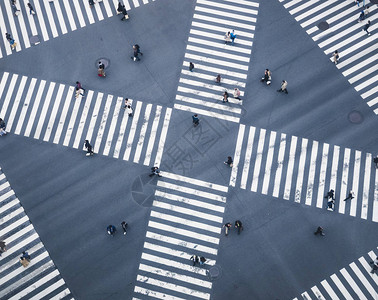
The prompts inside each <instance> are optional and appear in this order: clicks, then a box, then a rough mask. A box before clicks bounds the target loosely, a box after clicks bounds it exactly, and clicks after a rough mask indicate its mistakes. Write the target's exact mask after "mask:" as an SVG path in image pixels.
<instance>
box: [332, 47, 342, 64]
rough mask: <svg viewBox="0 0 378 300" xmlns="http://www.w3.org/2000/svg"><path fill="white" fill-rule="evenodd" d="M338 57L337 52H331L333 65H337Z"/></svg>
mask: <svg viewBox="0 0 378 300" xmlns="http://www.w3.org/2000/svg"><path fill="white" fill-rule="evenodd" d="M339 57H340V56H339V51H337V50H335V52H333V62H334V63H335V65H336V64H337V63H338V60H339Z"/></svg>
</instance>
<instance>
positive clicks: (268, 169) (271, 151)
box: [261, 131, 276, 195]
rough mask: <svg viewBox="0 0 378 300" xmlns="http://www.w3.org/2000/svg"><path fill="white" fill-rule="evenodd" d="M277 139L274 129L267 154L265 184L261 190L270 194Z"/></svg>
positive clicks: (265, 193)
mask: <svg viewBox="0 0 378 300" xmlns="http://www.w3.org/2000/svg"><path fill="white" fill-rule="evenodd" d="M275 141H276V132H275V131H272V132H271V133H270V138H269V149H268V155H267V156H266V164H265V174H264V181H263V186H262V190H261V193H262V194H264V195H267V194H268V189H269V181H270V175H271V170H272V163H273V154H274V143H275Z"/></svg>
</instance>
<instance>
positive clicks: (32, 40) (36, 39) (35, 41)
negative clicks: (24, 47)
mask: <svg viewBox="0 0 378 300" xmlns="http://www.w3.org/2000/svg"><path fill="white" fill-rule="evenodd" d="M29 41H30V44H33V45H38V44H39V43H40V41H39V37H38V35H33V36H31V37H30V38H29Z"/></svg>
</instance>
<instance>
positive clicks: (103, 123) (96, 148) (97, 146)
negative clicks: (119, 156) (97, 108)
mask: <svg viewBox="0 0 378 300" xmlns="http://www.w3.org/2000/svg"><path fill="white" fill-rule="evenodd" d="M112 101H113V95H108V97H107V98H106V102H105V107H104V111H103V113H102V117H101V120H100V124H99V128H98V131H97V137H96V140H95V142H94V146H93V152H95V153H98V152H99V150H100V146H101V141H102V138H103V135H104V131H105V127H106V122H107V121H108V116H109V112H110V109H111V106H112Z"/></svg>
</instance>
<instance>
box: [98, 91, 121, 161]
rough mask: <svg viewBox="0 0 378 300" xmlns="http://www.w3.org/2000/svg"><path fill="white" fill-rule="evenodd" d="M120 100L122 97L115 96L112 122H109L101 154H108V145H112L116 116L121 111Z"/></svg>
mask: <svg viewBox="0 0 378 300" xmlns="http://www.w3.org/2000/svg"><path fill="white" fill-rule="evenodd" d="M122 101H123V98H122V97H118V98H117V102H116V106H115V108H114V112H113V118H112V122H111V124H110V128H109V132H108V137H107V139H106V143H105V147H104V152H103V153H102V154H103V155H109V151H110V147H111V146H112V142H113V137H114V131H115V128H116V126H117V121H118V116H119V114H120V113H121V105H122Z"/></svg>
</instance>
